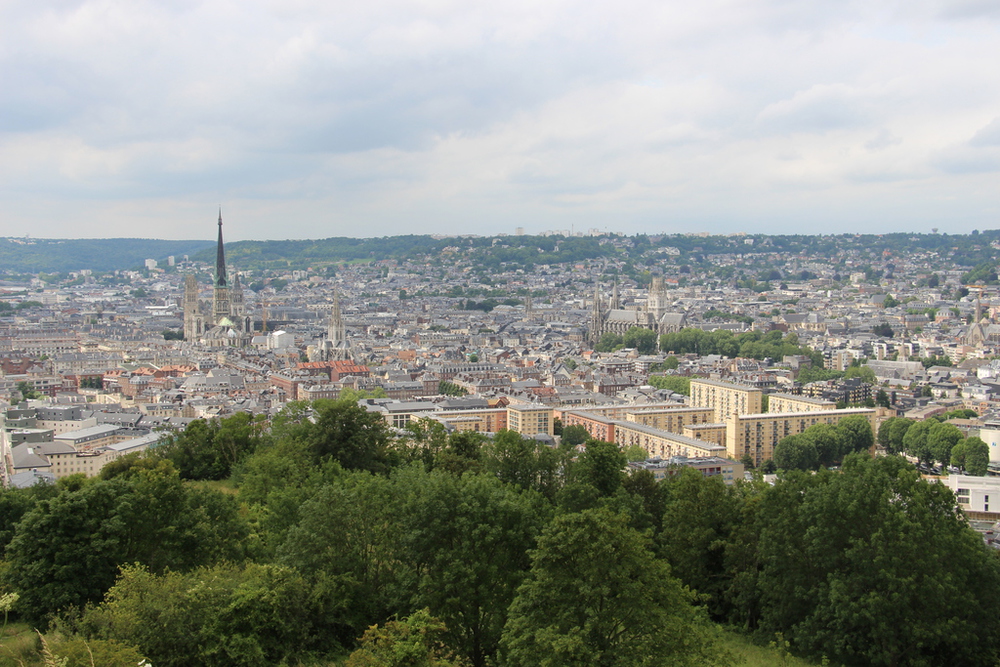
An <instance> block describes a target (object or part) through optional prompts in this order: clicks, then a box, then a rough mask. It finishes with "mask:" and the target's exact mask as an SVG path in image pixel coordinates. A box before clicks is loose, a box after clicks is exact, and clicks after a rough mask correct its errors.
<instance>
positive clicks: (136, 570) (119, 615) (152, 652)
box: [81, 564, 337, 667]
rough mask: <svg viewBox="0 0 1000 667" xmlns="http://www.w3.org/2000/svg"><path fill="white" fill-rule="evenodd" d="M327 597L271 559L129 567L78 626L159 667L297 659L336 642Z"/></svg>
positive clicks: (291, 661) (206, 666) (261, 663)
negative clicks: (157, 569) (169, 568)
mask: <svg viewBox="0 0 1000 667" xmlns="http://www.w3.org/2000/svg"><path fill="white" fill-rule="evenodd" d="M331 602H334V603H335V602H336V600H335V598H334V599H332V600H331V597H330V595H329V594H328V593H325V592H322V591H317V590H313V589H312V588H311V587H310V586H309V584H308V582H307V581H306V579H305V578H304V577H303V576H302V575H301V574H300V573H298V572H296V571H295V570H293V569H291V568H286V567H280V566H276V565H255V564H252V565H248V566H246V567H240V566H235V565H231V564H226V565H220V566H216V567H210V568H198V569H195V570H193V571H191V572H167V573H165V574H162V575H156V574H154V573H152V572H150V571H149V570H148V569H147V568H144V567H142V566H138V565H127V566H125V567H124V568H123V569H122V575H121V577H120V578H119V579H118V581H117V582H116V583H115V585H114V587H112V588H111V590H110V591H109V592H108V595H107V598H106V599H105V602H104V604H103V605H101V606H100V607H96V608H93V607H92V608H89V609H88V610H86V611H85V612H84V615H83V619H82V622H81V626H82V627H83V629H84V631H85V632H87V633H88V634H90V635H92V636H99V637H102V638H107V639H112V640H117V641H120V642H125V643H128V644H132V645H134V646H136V647H137V648H139V650H140V651H142V653H143V654H144V655H145V656H146V657H148V658H149V659H150V660H151V661H152V664H153V665H157V666H158V667H159V666H160V665H163V666H165V667H187V666H188V665H191V666H192V667H215V666H218V665H247V666H250V665H254V666H256V665H259V666H260V667H264V665H277V664H297V663H299V660H300V659H302V658H304V657H305V656H307V655H309V654H310V653H311V652H314V651H316V650H324V651H328V650H330V649H333V648H336V647H337V645H336V643H335V642H331V641H330V635H329V632H328V624H329V623H330V620H329V619H330V618H331V617H332V618H336V610H335V605H334V604H331ZM85 664H91V663H89V662H87V663H85ZM140 664H141V663H140Z"/></svg>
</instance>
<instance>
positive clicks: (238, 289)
mask: <svg viewBox="0 0 1000 667" xmlns="http://www.w3.org/2000/svg"><path fill="white" fill-rule="evenodd" d="M229 312H230V316H229V319H231V320H232V321H233V325H234V326H235V327H236V328H237V329H239V330H240V331H242V332H243V333H248V332H250V330H251V328H252V325H251V324H250V318H249V317H248V316H247V307H246V302H245V301H244V300H243V285H242V284H241V283H240V274H239V271H236V270H235V269H234V270H233V286H232V289H231V290H230V292H229Z"/></svg>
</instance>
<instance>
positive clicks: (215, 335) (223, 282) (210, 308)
mask: <svg viewBox="0 0 1000 667" xmlns="http://www.w3.org/2000/svg"><path fill="white" fill-rule="evenodd" d="M252 336H253V321H252V320H251V318H250V316H249V315H248V314H247V312H246V304H245V303H244V301H243V286H242V285H241V284H240V276H239V274H238V273H235V272H234V274H233V279H232V283H231V284H230V280H229V274H228V273H227V271H226V249H225V246H224V245H223V242H222V211H221V210H220V211H219V241H218V247H217V248H216V254H215V279H214V280H213V289H212V301H211V303H208V302H204V301H200V300H199V299H198V280H197V279H196V278H195V277H194V276H193V275H190V274H189V275H188V276H187V277H186V278H185V279H184V340H186V341H189V342H192V343H194V342H201V343H203V344H205V345H208V346H210V347H227V346H228V347H244V346H246V345H248V344H249V343H250V339H251V338H252Z"/></svg>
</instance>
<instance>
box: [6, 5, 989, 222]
mask: <svg viewBox="0 0 1000 667" xmlns="http://www.w3.org/2000/svg"><path fill="white" fill-rule="evenodd" d="M0 19H2V20H0V26H2V27H0V35H2V37H3V40H4V44H5V46H6V47H7V48H6V49H5V51H4V52H3V53H0V80H2V81H3V82H4V88H5V91H6V93H5V95H4V96H3V99H2V100H0V147H2V149H3V150H0V175H2V178H0V236H11V237H16V236H25V235H27V234H30V235H31V236H35V237H42V238H112V237H143V238H163V239H191V238H207V237H208V235H209V234H211V231H214V230H211V231H210V228H209V225H210V224H211V223H212V222H214V218H215V211H216V209H217V207H218V206H219V205H220V203H221V205H222V207H223V210H224V214H225V216H226V218H227V220H230V221H232V224H231V225H227V239H228V240H232V241H239V240H247V239H283V238H292V239H310V238H329V237H335V236H362V237H379V236H392V235H398V234H409V233H418V234H461V233H468V234H481V235H492V234H496V233H508V234H512V233H514V230H515V228H517V227H522V228H524V231H525V233H526V234H538V233H540V232H543V231H546V230H553V229H571V228H573V229H575V230H576V231H582V232H584V233H586V231H587V230H588V229H591V228H596V229H601V230H606V231H610V232H618V233H622V234H628V235H631V234H636V233H649V234H657V233H690V232H701V231H704V232H710V233H713V234H725V233H733V232H747V233H751V234H754V233H766V234H787V233H831V232H867V233H882V232H885V233H888V232H898V231H914V232H930V231H931V230H932V229H933V228H938V229H940V231H942V232H949V233H955V232H959V233H965V232H969V231H971V230H973V229H989V228H995V227H996V226H997V225H996V221H997V220H998V219H1000V216H998V213H1000V202H998V195H997V188H996V187H995V185H996V175H997V172H998V171H1000V93H998V92H997V91H998V90H1000V86H998V85H996V84H997V83H998V82H997V78H998V76H1000V75H997V74H996V73H994V72H993V71H992V70H991V69H990V68H987V67H985V66H984V64H985V63H989V62H995V61H996V59H997V58H998V56H1000V46H997V44H1000V40H997V39H996V36H997V32H998V30H997V27H998V20H1000V10H997V9H995V8H994V7H993V6H992V5H990V4H988V3H984V2H977V1H975V0H965V1H955V2H946V1H943V0H942V1H934V0H928V1H927V2H922V3H896V2H881V3H843V4H838V5H836V6H829V7H827V6H823V7H805V6H799V5H796V4H794V3H793V4H788V3H783V2H778V1H777V0H773V1H764V0H761V1H758V2H752V3H736V2H727V1H724V0H720V1H718V2H710V3H703V4H701V5H699V6H698V7H690V6H684V5H681V4H680V3H676V2H674V3H667V4H666V5H664V4H662V3H651V2H642V1H635V2H627V3H625V4H618V5H616V6H615V8H614V10H612V9H611V8H610V7H603V6H597V7H583V6H578V5H574V4H570V3H546V4H545V5H543V6H538V5H536V4H532V3H514V4H506V5H503V6H490V7H486V6H467V5H465V4H459V3H455V4H449V3H444V2H441V3H404V2H392V3H378V4H376V5H368V6H356V5H337V4H326V3H312V2H309V1H307V0H303V1H302V2H297V3H294V4H287V3H286V4H282V5H280V6H279V5H276V4H275V5H272V4H268V3H262V2H251V3H241V4H239V5H229V4H226V3H221V2H213V1H209V2H189V3H181V4H175V5H172V6H169V7H167V6H161V5H143V4H128V5H122V6H117V5H114V4H112V3H107V2H67V3H62V4H60V5H58V6H56V7H41V6H39V7H31V6H24V5H7V6H4V7H2V8H0Z"/></svg>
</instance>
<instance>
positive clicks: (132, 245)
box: [0, 229, 214, 273]
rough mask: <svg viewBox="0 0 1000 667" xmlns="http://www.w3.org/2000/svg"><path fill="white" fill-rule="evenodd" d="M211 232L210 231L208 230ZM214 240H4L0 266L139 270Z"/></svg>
mask: <svg viewBox="0 0 1000 667" xmlns="http://www.w3.org/2000/svg"><path fill="white" fill-rule="evenodd" d="M206 231H208V232H210V231H211V230H210V229H206ZM207 247H214V241H162V240H158V239H30V240H29V241H28V242H20V240H18V241H12V240H10V239H0V263H2V265H3V266H4V268H6V269H8V270H10V271H14V272H15V273H39V272H46V273H52V272H60V271H67V270H69V271H75V270H79V269H91V270H93V271H114V270H125V269H137V268H139V267H141V266H143V262H144V261H145V260H146V259H147V258H150V257H152V258H154V259H158V260H163V259H166V258H167V257H169V256H170V255H173V256H175V257H177V258H183V256H184V255H192V256H193V255H195V253H197V252H198V251H200V250H202V249H203V248H207Z"/></svg>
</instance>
